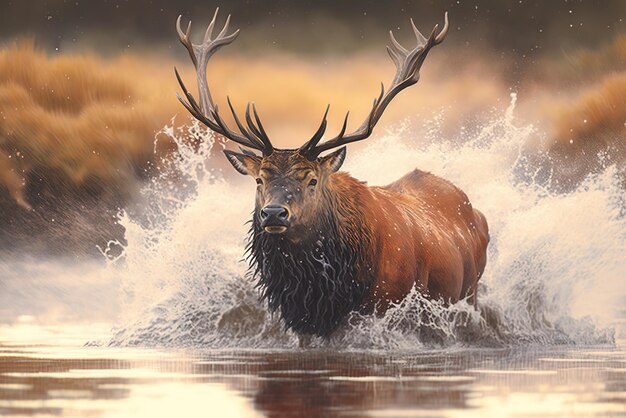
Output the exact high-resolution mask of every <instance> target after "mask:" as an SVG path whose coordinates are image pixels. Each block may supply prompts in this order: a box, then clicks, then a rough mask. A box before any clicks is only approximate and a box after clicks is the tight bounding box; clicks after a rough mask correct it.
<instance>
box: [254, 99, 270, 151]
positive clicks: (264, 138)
mask: <svg viewBox="0 0 626 418" xmlns="http://www.w3.org/2000/svg"><path fill="white" fill-rule="evenodd" d="M252 113H254V119H255V120H256V124H257V126H258V130H259V133H260V134H261V135H260V136H259V139H261V141H262V142H263V144H264V145H265V147H266V148H267V149H268V150H270V152H271V151H273V150H274V147H273V146H272V143H271V142H270V139H269V137H268V136H267V133H265V129H263V124H262V123H261V118H260V117H259V114H258V112H257V111H256V105H255V104H254V102H253V103H252Z"/></svg>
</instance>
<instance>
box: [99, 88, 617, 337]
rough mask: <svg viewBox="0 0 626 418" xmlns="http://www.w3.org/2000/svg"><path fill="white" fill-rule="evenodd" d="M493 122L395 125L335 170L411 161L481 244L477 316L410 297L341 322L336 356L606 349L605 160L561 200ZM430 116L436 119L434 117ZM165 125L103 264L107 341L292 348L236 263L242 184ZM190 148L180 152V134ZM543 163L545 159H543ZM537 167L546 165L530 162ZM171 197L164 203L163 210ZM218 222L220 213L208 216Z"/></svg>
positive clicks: (510, 120)
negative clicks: (470, 220)
mask: <svg viewBox="0 0 626 418" xmlns="http://www.w3.org/2000/svg"><path fill="white" fill-rule="evenodd" d="M516 99H517V96H516V95H515V94H512V95H511V104H510V106H509V108H508V109H507V110H506V112H505V113H504V115H501V116H499V117H494V120H493V121H492V122H491V123H489V124H487V125H485V126H483V127H481V128H480V129H473V130H471V129H464V130H462V131H461V133H460V135H459V137H457V138H447V140H442V139H441V137H440V133H439V132H440V131H439V130H438V129H437V127H436V123H435V124H432V123H430V124H428V123H427V124H425V125H424V126H422V127H419V126H413V125H412V124H411V123H408V122H407V123H403V124H401V125H400V126H399V127H397V128H396V129H395V130H394V131H391V132H387V133H386V134H384V135H382V136H377V137H375V138H372V139H371V140H370V141H368V142H367V143H366V144H365V145H364V146H363V147H362V148H360V149H358V150H357V151H351V152H352V154H353V155H351V156H350V157H349V158H348V160H347V163H346V166H345V169H346V170H347V171H348V172H350V173H352V174H353V175H354V176H355V177H357V178H359V179H362V180H367V181H368V182H369V183H370V184H372V185H377V184H386V183H389V182H391V181H393V180H395V179H397V178H398V177H400V176H402V175H403V174H405V173H406V172H408V171H410V170H412V169H414V168H415V167H419V168H420V169H423V170H428V171H431V172H433V173H435V174H437V175H440V176H443V177H445V178H447V179H449V180H451V181H452V182H454V183H455V184H456V185H458V186H459V187H461V188H462V189H463V190H464V191H465V192H466V193H467V194H468V196H469V197H470V199H471V200H472V203H473V204H474V206H475V207H477V208H479V209H480V210H481V211H482V212H483V213H484V214H485V215H486V217H487V219H488V221H489V224H490V231H491V236H492V241H491V243H490V247H489V254H488V257H489V261H488V264H487V269H486V272H485V275H484V276H483V278H482V279H481V283H480V288H479V305H480V310H479V311H475V310H474V309H473V308H472V307H470V306H469V305H468V304H467V303H465V302H463V301H461V302H459V303H458V304H456V305H454V306H450V307H448V306H445V305H444V304H443V303H441V302H440V301H430V300H427V299H425V298H424V297H422V296H421V295H420V294H419V293H418V292H412V293H411V294H410V295H409V296H408V297H407V298H406V299H405V300H404V301H402V302H401V303H399V304H398V305H397V306H395V307H393V308H392V309H391V310H390V311H389V312H388V313H387V315H385V316H384V317H382V318H380V317H375V316H366V317H363V316H361V315H357V314H354V315H351V316H350V318H348V321H347V324H346V325H345V327H343V329H342V330H341V331H339V332H338V333H337V335H335V336H334V337H333V338H332V339H331V341H320V340H315V339H314V340H313V341H312V342H311V343H310V344H311V345H313V346H317V345H331V346H334V347H337V348H339V347H342V348H349V349H390V348H394V349H416V348H419V347H422V346H424V345H425V344H438V345H440V344H444V345H449V344H458V343H462V344H490V345H491V344H518V343H542V344H556V343H567V344H597V343H611V342H612V341H613V329H612V325H613V321H614V320H615V319H616V318H617V309H619V306H620V304H621V302H622V300H623V299H624V297H625V296H626V291H624V290H623V286H622V285H621V281H622V280H623V278H624V277H626V251H624V248H625V247H626V220H625V216H624V212H623V210H622V209H621V208H623V207H624V201H623V190H622V189H621V188H620V186H619V178H618V172H617V169H616V168H615V167H612V166H608V167H607V168H606V169H605V170H604V171H603V172H602V173H601V174H597V175H593V176H590V177H589V178H587V179H586V181H585V182H584V183H583V184H581V185H580V186H579V187H578V188H577V189H576V190H574V191H572V192H569V193H557V192H554V191H552V187H551V179H550V178H549V177H548V178H543V179H542V180H538V179H537V177H538V176H537V175H536V173H537V172H538V170H539V168H538V167H537V166H536V165H532V164H531V163H529V161H528V159H527V158H526V157H525V156H524V152H523V146H524V144H526V143H527V142H528V141H529V140H530V139H531V138H533V137H536V136H537V135H540V134H541V133H540V132H539V131H538V130H537V129H536V128H535V127H534V126H532V125H524V124H520V123H519V122H516V121H515V118H514V108H515V102H516ZM435 120H436V119H435ZM186 129H187V128H180V129H176V130H175V129H173V128H172V127H166V128H165V130H164V131H163V133H166V134H167V135H169V136H170V137H171V138H172V139H173V140H174V141H175V142H176V143H177V144H178V146H179V153H178V155H177V158H176V159H175V160H173V163H172V164H173V165H172V169H175V170H174V171H176V172H178V173H182V174H183V178H184V181H183V183H182V184H183V185H184V187H182V188H181V187H180V186H178V185H179V184H181V183H180V181H178V180H177V181H176V182H173V181H171V180H170V179H169V178H168V176H170V175H171V173H169V174H164V175H163V176H162V177H161V178H158V179H156V180H155V181H154V182H153V183H152V184H151V185H149V186H148V187H147V188H146V189H145V190H144V196H145V197H146V200H147V201H149V202H151V203H152V205H151V206H150V207H151V209H149V210H148V211H147V213H145V214H144V215H143V216H142V217H141V218H139V219H138V218H135V217H131V216H129V215H127V214H122V215H121V218H120V222H121V223H122V225H123V226H124V227H125V228H126V240H127V244H126V245H125V247H124V251H123V254H122V257H120V258H119V259H118V260H117V261H116V262H115V263H114V264H115V266H113V267H112V268H114V269H116V271H117V272H118V274H121V275H122V276H123V277H124V282H125V309H124V312H125V315H124V316H123V318H122V319H121V321H120V324H121V325H120V326H119V327H118V330H117V332H116V333H115V335H114V337H113V338H112V340H111V341H110V344H112V345H158V346H177V347H180V346H202V347H208V348H222V347H237V348H242V347H249V348H252V347H272V348H284V347H296V346H297V344H298V340H297V338H296V336H295V335H293V334H292V333H289V332H284V331H283V326H282V324H281V323H280V320H279V319H278V318H277V317H273V316H271V315H270V314H268V313H267V310H266V309H265V307H264V306H263V305H262V304H261V303H260V302H258V299H257V291H256V289H255V288H254V283H253V281H252V279H251V278H250V277H248V276H247V275H246V268H247V266H246V265H245V263H244V262H243V261H242V260H241V257H242V254H243V251H244V238H245V236H246V227H245V226H244V222H245V221H246V220H248V219H249V217H250V212H251V210H252V208H253V194H254V184H253V182H252V181H250V182H247V183H242V184H233V183H232V182H228V181H225V180H224V178H223V177H222V176H221V175H218V174H216V170H214V169H212V168H211V164H212V163H213V161H214V158H220V156H217V157H214V158H210V157H209V155H210V151H211V147H213V146H214V145H215V142H214V141H213V139H212V135H211V134H210V133H209V132H207V131H204V130H203V129H202V128H200V127H199V126H198V125H193V126H192V127H191V128H189V129H190V130H189V131H187V130H186ZM190 135H191V136H192V137H193V138H194V139H196V140H195V141H192V142H193V144H195V145H194V147H193V149H192V148H190V147H191V146H190V145H186V144H188V143H189V142H188V137H189V136H190ZM542 164H544V165H549V161H544V162H543V163H542ZM542 168H543V169H545V166H544V167H542ZM172 202H173V203H172ZM215 214H219V216H215Z"/></svg>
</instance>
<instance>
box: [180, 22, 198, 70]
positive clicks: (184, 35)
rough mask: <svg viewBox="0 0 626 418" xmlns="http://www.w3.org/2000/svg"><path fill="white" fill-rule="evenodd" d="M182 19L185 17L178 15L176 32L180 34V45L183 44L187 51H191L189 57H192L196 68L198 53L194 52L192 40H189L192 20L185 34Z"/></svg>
mask: <svg viewBox="0 0 626 418" xmlns="http://www.w3.org/2000/svg"><path fill="white" fill-rule="evenodd" d="M182 17H183V15H178V18H177V19H176V32H178V39H179V40H180V43H182V44H183V45H184V46H185V48H187V51H189V56H190V57H191V61H193V65H194V67H196V66H197V65H198V61H197V60H196V53H195V52H194V50H193V45H192V44H191V40H190V39H189V33H190V32H191V20H190V21H189V23H188V24H187V31H186V32H183V30H182V28H181V27H180V20H181V19H182Z"/></svg>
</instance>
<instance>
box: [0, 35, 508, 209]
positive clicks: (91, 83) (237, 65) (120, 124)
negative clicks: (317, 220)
mask: <svg viewBox="0 0 626 418" xmlns="http://www.w3.org/2000/svg"><path fill="white" fill-rule="evenodd" d="M443 58H444V57H443V56H442V55H441V54H439V55H437V54H435V53H433V57H432V58H431V59H430V60H429V62H428V63H427V64H426V65H425V69H424V74H423V77H422V80H423V81H422V82H420V84H419V85H418V86H417V87H415V88H413V89H411V90H410V91H408V92H406V93H404V94H403V95H401V96H400V97H399V98H398V99H397V100H396V101H395V102H394V104H393V105H392V106H390V108H389V109H388V111H387V112H386V114H385V117H384V118H383V120H382V121H381V125H383V126H382V127H381V128H384V125H385V124H386V123H390V122H394V121H397V120H399V119H402V118H405V117H409V116H410V117H420V116H421V117H430V116H431V114H432V112H433V111H437V110H439V109H441V108H444V107H450V108H452V109H453V110H452V111H450V112H449V113H448V114H447V116H446V120H447V123H448V124H449V125H458V124H462V123H464V122H465V121H466V120H467V119H468V118H470V117H472V116H473V115H476V114H478V113H480V112H482V111H484V110H486V109H489V108H491V107H492V106H494V105H495V104H496V103H497V101H498V99H499V98H501V97H506V93H503V92H502V91H503V87H502V85H501V84H500V83H498V82H497V77H495V76H494V77H490V78H485V77H484V74H485V72H486V71H488V67H487V66H485V65H482V64H480V63H479V62H474V63H469V64H468V65H466V66H464V68H462V69H456V70H455V72H454V73H452V74H450V73H449V72H450V70H449V69H447V67H448V66H447V65H446V64H445V61H444V59H443ZM457 58H458V57H457ZM211 64H212V65H211V67H210V69H209V77H210V80H215V81H214V82H212V83H211V86H212V90H213V93H214V96H215V98H216V100H217V101H218V102H219V103H223V102H224V101H225V100H224V99H225V96H226V95H230V97H232V98H233V101H234V102H235V104H236V106H237V107H238V108H239V109H240V111H241V110H243V108H244V105H245V103H246V102H247V101H248V100H254V101H256V103H257V105H258V107H259V111H260V112H261V114H262V117H263V120H264V124H265V125H266V129H267V130H268V131H269V133H270V135H271V137H272V139H273V141H274V142H275V143H276V145H278V146H282V147H295V146H298V145H300V144H301V143H303V142H304V141H305V140H306V139H308V138H309V136H310V135H311V134H312V133H313V132H314V131H315V129H316V128H317V125H318V124H319V120H320V118H321V114H322V112H323V110H324V108H325V107H326V104H327V103H329V102H330V103H332V105H333V106H332V111H331V114H330V117H329V122H330V127H329V132H334V131H336V130H339V127H340V124H341V121H342V119H343V116H344V114H345V112H346V111H348V110H351V115H352V118H351V123H352V125H351V126H357V125H358V124H360V122H361V120H362V119H363V118H364V116H365V114H366V112H367V111H368V110H369V106H370V105H371V100H372V98H373V97H375V95H377V94H378V88H379V83H380V81H381V80H384V81H385V82H388V80H389V79H390V78H391V75H392V74H393V71H394V69H393V66H392V64H391V62H390V61H388V58H387V57H386V56H385V54H384V51H383V50H381V53H380V54H379V55H376V56H371V55H360V56H355V57H348V58H344V59H342V60H340V61H329V62H320V61H319V60H303V59H298V58H295V57H289V56H281V55H278V56H275V57H261V58H259V57H256V58H252V59H250V58H246V57H238V56H228V55H225V56H221V57H218V58H217V59H215V61H214V62H212V63H211ZM381 64H382V65H381ZM174 65H177V66H178V67H179V68H180V69H182V70H183V71H182V73H183V76H184V79H185V80H186V81H187V83H188V85H189V87H191V88H192V89H194V88H195V75H194V74H193V72H192V68H191V64H190V63H189V62H183V63H180V62H178V63H177V62H175V61H174V60H173V59H171V58H168V57H162V56H151V55H147V54H124V55H121V56H118V57H114V58H112V59H108V60H103V59H102V58H99V57H97V56H95V55H89V54H80V55H67V56H66V55H57V56H54V57H50V56H48V55H46V54H45V53H44V52H42V51H39V50H37V49H36V48H35V47H34V46H33V43H32V42H28V41H26V42H20V43H17V44H13V45H10V46H8V47H6V48H4V49H2V50H0V187H4V188H5V189H6V190H8V191H9V194H10V195H11V196H13V198H14V200H15V201H17V202H18V203H20V204H21V205H22V206H27V205H28V203H27V202H28V200H29V196H28V190H29V180H28V178H29V173H32V172H34V171H36V172H42V171H43V172H44V173H54V177H53V178H51V179H49V180H50V181H55V182H61V183H63V184H65V185H66V186H67V187H68V188H80V187H82V186H83V185H85V184H86V183H88V182H92V183H93V182H96V183H101V184H104V185H109V186H110V187H114V188H122V189H124V188H125V187H126V185H128V184H132V183H133V180H134V179H135V178H136V177H137V176H138V175H139V176H141V175H142V171H143V169H144V168H145V167H146V166H147V164H148V163H149V162H151V161H154V160H158V159H155V155H154V154H153V141H154V133H155V131H157V130H159V129H160V128H161V127H162V126H163V125H164V124H166V123H167V122H168V121H169V120H170V119H171V117H172V116H173V115H175V114H176V113H180V114H182V115H184V117H182V118H180V119H179V120H180V121H182V122H185V121H187V120H188V118H187V116H186V113H185V111H184V110H183V109H182V107H181V106H180V104H178V102H177V101H176V99H175V96H174V92H175V91H176V89H177V86H176V84H175V79H174V76H173V71H172V68H173V67H174ZM490 71H494V70H493V69H491V70H490ZM446 72H447V74H445V75H442V73H446ZM227 118H228V116H227ZM165 148H166V149H168V147H167V146H166V147H165Z"/></svg>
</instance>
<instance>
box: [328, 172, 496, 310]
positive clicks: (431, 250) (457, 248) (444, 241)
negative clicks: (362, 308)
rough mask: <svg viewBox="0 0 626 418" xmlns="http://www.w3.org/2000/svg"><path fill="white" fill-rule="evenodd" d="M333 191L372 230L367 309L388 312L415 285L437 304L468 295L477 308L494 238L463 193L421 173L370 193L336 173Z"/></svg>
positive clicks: (347, 177) (448, 183)
mask: <svg viewBox="0 0 626 418" xmlns="http://www.w3.org/2000/svg"><path fill="white" fill-rule="evenodd" d="M329 188H330V190H331V192H330V193H336V194H337V195H338V197H337V198H338V200H341V201H343V202H345V205H349V206H361V210H360V211H361V216H362V217H363V218H362V219H363V220H364V221H365V225H366V228H367V229H368V230H369V231H371V232H370V234H371V236H372V238H373V241H372V243H371V244H372V248H373V249H374V251H373V260H374V263H373V264H374V269H375V274H374V277H375V281H374V283H373V286H372V288H371V293H370V295H369V297H368V299H367V301H366V302H365V304H366V305H367V306H368V307H369V308H370V309H372V308H375V309H376V311H377V312H379V313H382V312H384V311H386V310H387V308H388V307H389V306H390V303H392V302H399V301H401V300H402V299H403V298H404V297H405V296H406V295H407V294H408V293H409V292H410V291H411V288H412V287H413V286H414V285H415V286H417V288H418V289H419V290H420V291H422V292H424V294H426V295H428V296H429V297H431V298H434V299H438V298H443V299H444V300H446V301H449V302H451V303H454V302H457V301H458V300H459V299H462V298H464V297H469V300H470V301H471V302H472V303H476V286H477V283H478V279H479V278H480V276H481V275H482V273H483V271H484V269H485V264H486V251H487V243H488V242H489V233H488V229H487V222H486V220H485V218H484V216H483V215H482V214H481V213H480V212H479V211H478V210H475V209H473V208H472V205H471V203H470V202H469V199H468V198H467V196H466V195H465V193H463V192H462V191H461V190H459V189H458V188H457V187H455V186H454V185H453V184H451V183H450V182H448V181H446V180H444V179H442V178H440V177H437V176H434V175H432V174H430V173H426V172H423V171H420V170H415V171H412V172H410V173H408V174H407V175H405V176H404V177H402V178H401V179H399V180H397V181H395V182H393V183H391V184H389V185H387V186H385V187H368V186H366V185H365V184H364V183H362V182H359V181H358V180H356V179H354V178H352V177H351V176H349V175H348V174H346V173H337V174H334V175H332V178H331V181H330V182H329ZM344 222H345V223H347V224H350V223H352V222H359V220H358V219H352V220H349V219H346V220H344ZM354 238H355V239H359V237H354Z"/></svg>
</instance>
